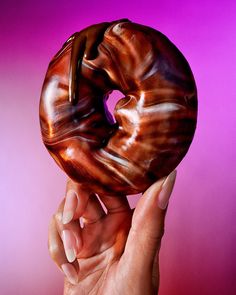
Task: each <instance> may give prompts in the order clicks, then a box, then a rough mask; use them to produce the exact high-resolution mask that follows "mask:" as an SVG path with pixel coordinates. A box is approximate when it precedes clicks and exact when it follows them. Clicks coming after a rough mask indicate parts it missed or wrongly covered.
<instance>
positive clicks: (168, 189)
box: [158, 170, 177, 210]
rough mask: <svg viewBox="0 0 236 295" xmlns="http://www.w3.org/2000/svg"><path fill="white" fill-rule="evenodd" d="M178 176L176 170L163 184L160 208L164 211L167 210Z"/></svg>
mask: <svg viewBox="0 0 236 295" xmlns="http://www.w3.org/2000/svg"><path fill="white" fill-rule="evenodd" d="M176 174H177V171H176V170H174V171H172V172H171V173H170V174H169V175H168V176H167V178H166V179H165V181H164V182H163V184H162V187H161V191H160V193H159V197H158V206H159V208H161V209H162V210H165V209H166V207H167V205H168V202H169V199H170V196H171V193H172V190H173V187H174V184H175V179H176Z"/></svg>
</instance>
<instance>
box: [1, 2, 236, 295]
mask: <svg viewBox="0 0 236 295" xmlns="http://www.w3.org/2000/svg"><path fill="white" fill-rule="evenodd" d="M235 11H236V2H235V1H227V0H225V1H213V0H209V1H207V0H199V1H194V0H189V1H183V0H176V1H174V0H172V1H159V0H156V1H148V0H146V1H142V2H140V3H139V2H137V1H128V0H125V1H123V0H120V1H113V2H112V1H104V0H100V1H89V2H86V1H46V0H42V1H26V0H24V1H13V0H10V1H5V3H4V1H1V3H0V30H1V32H0V36H1V39H0V40H1V47H0V76H1V80H0V85H1V91H0V93H1V97H0V102H1V104H0V106H1V107H0V118H1V124H0V132H1V145H0V161H1V162H0V165H1V166H0V167H1V177H0V180H1V185H0V197H1V214H0V224H1V241H0V270H1V273H0V294H4V295H5V294H6V295H11V294H12V295H19V294H24V295H29V294H34V295H42V294H52V295H54V294H55V295H56V294H62V275H61V274H60V272H59V271H58V270H57V269H56V267H55V266H54V264H53V263H52V261H51V260H50V258H49V255H48V251H47V227H48V222H49V219H50V216H51V215H52V213H53V212H54V211H55V208H56V206H57V205H58V203H59V201H60V200H61V198H62V197H63V194H64V187H65V175H64V174H63V173H62V172H61V171H60V170H59V169H58V167H57V166H56V165H55V164H54V162H53V160H52V159H51V158H50V156H49V155H48V153H47V152H46V149H45V148H44V146H43V145H42V142H41V138H40V130H39V121H38V101H39V96H40V89H41V85H42V81H43V78H44V74H45V71H46V68H47V65H48V62H49V59H50V58H51V57H52V55H53V54H54V53H55V52H56V51H57V50H58V49H59V48H60V46H61V45H62V43H63V42H64V41H65V40H66V38H67V37H68V36H69V35H70V34H72V33H73V32H75V31H78V30H80V29H82V28H84V27H86V26H88V25H90V24H93V23H96V22H101V21H110V20H115V19H119V18H123V17H128V18H130V19H131V20H132V21H134V22H139V23H143V24H146V25H149V26H152V27H154V28H156V29H159V30H160V31H162V32H163V33H164V34H166V35H167V36H168V37H169V38H170V39H171V40H172V41H173V42H174V43H175V44H176V45H177V46H178V47H179V49H180V50H181V51H182V52H183V53H184V55H185V56H186V58H187V59H188V61H189V63H190V65H191V67H192V70H193V72H194V75H195V78H196V82H197V86H198V94H199V121H198V126H197V131H196V136H195V139H194V141H193V144H192V146H191V148H190V151H189V153H188V155H187V156H186V158H185V159H184V161H183V162H182V163H181V165H180V166H179V168H178V178H177V183H176V187H175V190H174V193H173V196H172V200H171V203H170V206H169V212H168V216H167V222H166V234H165V237H164V241H163V246H162V250H161V287H160V294H161V295H185V294H186V295H195V294H196V295H234V294H236V250H235V249H236V246H235V245H236V222H235V217H236V209H235V208H236V207H235V204H236V199H235V195H236V192H235V182H236V173H235V164H236V155H235V146H236V111H235V109H236V90H235V89H236V87H235V86H236V33H235V28H236V15H235ZM134 202H135V199H134V198H133V199H132V204H133V205H134ZM144 295H146V294H144Z"/></svg>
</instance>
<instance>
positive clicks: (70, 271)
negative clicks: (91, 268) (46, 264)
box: [61, 263, 78, 285]
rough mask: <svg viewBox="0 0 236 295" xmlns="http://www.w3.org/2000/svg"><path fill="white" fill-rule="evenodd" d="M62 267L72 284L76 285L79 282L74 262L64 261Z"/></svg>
mask: <svg viewBox="0 0 236 295" xmlns="http://www.w3.org/2000/svg"><path fill="white" fill-rule="evenodd" d="M61 269H62V271H63V273H64V274H65V276H66V277H67V279H68V281H69V282H70V283H71V284H73V285H76V284H77V283H78V273H77V271H76V269H75V267H74V266H73V265H72V264H70V263H64V264H62V266H61Z"/></svg>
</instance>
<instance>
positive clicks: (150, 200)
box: [124, 170, 176, 269]
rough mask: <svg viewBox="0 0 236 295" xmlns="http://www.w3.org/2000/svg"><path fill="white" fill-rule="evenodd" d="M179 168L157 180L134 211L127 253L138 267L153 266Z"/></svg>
mask: <svg viewBox="0 0 236 295" xmlns="http://www.w3.org/2000/svg"><path fill="white" fill-rule="evenodd" d="M175 178H176V170H174V171H173V172H172V173H170V174H169V176H167V177H165V178H162V179H160V180H159V181H157V182H156V183H154V184H153V185H152V186H151V187H150V188H149V189H148V190H147V191H146V192H145V193H144V194H143V196H142V197H141V198H140V200H139V202H138V204H137V207H136V209H135V211H134V215H133V219H132V225H131V229H130V232H129V236H128V239H127V243H126V248H125V252H124V255H125V256H126V254H127V257H129V258H128V259H130V261H131V263H132V261H135V267H138V268H140V269H143V268H144V267H148V268H150V267H151V266H152V265H153V262H154V258H155V255H156V252H157V250H158V249H159V248H160V244H161V239H162V236H163V234H164V221H165V214H166V208H167V205H168V201H169V198H170V195H171V192H172V190H173V187H174V183H175Z"/></svg>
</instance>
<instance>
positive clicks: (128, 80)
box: [40, 21, 197, 195]
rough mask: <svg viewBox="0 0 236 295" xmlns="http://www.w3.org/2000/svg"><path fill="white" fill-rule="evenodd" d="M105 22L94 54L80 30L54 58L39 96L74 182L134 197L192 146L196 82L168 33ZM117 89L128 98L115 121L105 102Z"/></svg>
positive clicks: (44, 121) (47, 131)
mask: <svg viewBox="0 0 236 295" xmlns="http://www.w3.org/2000/svg"><path fill="white" fill-rule="evenodd" d="M105 24H106V25H104V23H103V24H100V25H95V27H93V28H92V30H94V31H93V32H94V35H92V36H93V37H92V38H90V39H89V40H90V41H91V43H90V44H95V45H96V46H97V44H96V42H94V41H95V40H98V43H100V42H101V41H102V42H101V43H100V44H99V45H98V47H97V57H96V58H94V59H93V60H89V59H88V56H87V55H86V57H84V58H83V60H82V56H81V52H83V51H85V53H86V50H87V48H86V46H85V44H87V43H84V44H82V45H81V42H80V41H78V40H81V36H82V35H81V33H78V34H77V35H74V37H72V38H70V39H69V40H68V42H66V43H65V45H64V46H63V48H62V49H61V50H60V51H59V53H58V54H57V55H56V56H55V57H54V58H53V60H52V61H51V63H50V65H49V68H48V71H47V73H46V77H45V81H44V84H43V89H42V95H41V100H40V123H41V131H42V137H43V141H44V144H45V146H46V147H47V149H48V151H49V152H50V154H51V155H52V157H53V158H54V160H55V161H56V162H57V163H58V165H59V166H60V167H61V168H62V169H63V170H64V171H65V172H66V173H67V174H68V176H69V177H70V178H72V179H73V180H74V181H77V182H79V183H83V184H84V185H85V186H87V187H89V188H90V189H91V190H93V191H94V192H96V193H98V194H108V195H115V194H135V193H139V192H143V191H144V190H146V189H147V187H149V186H150V185H151V184H152V183H153V182H154V181H156V180H157V179H159V178H161V177H163V176H165V175H167V174H169V173H170V172H171V171H172V170H173V169H174V168H175V167H176V166H177V165H178V164H179V162H180V161H181V160H182V158H183V157H184V156H185V154H186V152H187V151H188V148H189V146H190V144H191V142H192V139H193V135H194V131H195V127H196V120H197V93H196V86H195V82H194V78H193V75H192V72H191V69H190V67H189V65H188V63H187V61H186V59H185V58H184V57H183V55H182V54H181V53H180V51H179V50H178V49H177V48H176V47H175V46H174V45H173V44H172V43H171V42H170V40H168V39H167V38H166V37H165V36H164V35H163V34H161V33H160V32H158V31H156V30H154V29H152V28H150V27H146V26H143V25H139V24H135V23H131V22H127V21H125V22H123V21H121V22H118V23H117V22H115V23H112V24H111V25H109V26H108V25H107V23H105ZM96 26H97V27H96ZM90 28H91V27H90ZM104 30H106V31H105V34H104V38H103V40H101V34H103V32H104ZM90 31H91V29H90ZM82 32H83V31H82ZM85 35H86V36H87V39H88V37H90V36H91V34H90V33H89V30H88V31H87V32H86V33H85ZM97 36H99V37H98V38H97ZM76 40H77V41H76ZM87 41H88V40H87ZM90 49H91V47H90ZM70 60H72V64H71V67H70ZM78 60H82V62H81V64H80V66H79V67H78V66H77V65H78ZM77 73H79V76H78V75H77ZM78 78H79V79H78ZM77 80H79V81H78V82H79V83H77ZM78 85H79V87H78ZM115 89H117V90H119V91H120V92H122V93H123V94H124V98H122V99H120V100H119V101H118V103H117V105H116V107H115V111H114V117H115V120H116V122H113V119H112V116H111V114H109V112H108V110H107V108H106V100H107V99H108V97H109V94H110V93H111V91H112V90H115ZM71 102H72V103H71Z"/></svg>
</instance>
